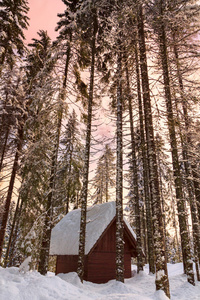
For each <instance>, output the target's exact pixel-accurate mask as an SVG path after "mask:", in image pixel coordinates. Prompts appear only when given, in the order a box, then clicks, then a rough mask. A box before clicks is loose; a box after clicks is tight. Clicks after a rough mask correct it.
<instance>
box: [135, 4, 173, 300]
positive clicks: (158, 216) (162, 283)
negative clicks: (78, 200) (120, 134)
mask: <svg viewBox="0 0 200 300" xmlns="http://www.w3.org/2000/svg"><path fill="white" fill-rule="evenodd" d="M137 21H138V39H139V53H140V68H141V79H142V89H143V106H144V115H145V131H146V141H147V153H148V158H149V172H150V183H151V186H150V188H151V191H152V192H151V193H152V213H153V215H154V247H155V265H156V282H155V283H156V289H157V290H160V289H161V290H164V292H165V294H166V295H167V296H168V297H169V296H170V291H169V280H168V272H167V263H166V258H165V240H164V231H163V219H162V210H161V199H160V187H159V180H158V169H157V161H156V151H155V141H154V130H153V121H152V112H151V99H150V89H149V78H148V69H147V57H146V44H145V32H144V20H143V9H142V5H141V4H139V5H138V12H137ZM161 274H162V275H161ZM160 275H161V276H160Z"/></svg>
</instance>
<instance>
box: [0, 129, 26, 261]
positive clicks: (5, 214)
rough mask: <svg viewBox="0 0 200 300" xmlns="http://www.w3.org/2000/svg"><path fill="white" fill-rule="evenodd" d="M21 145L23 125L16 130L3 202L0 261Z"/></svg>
mask: <svg viewBox="0 0 200 300" xmlns="http://www.w3.org/2000/svg"><path fill="white" fill-rule="evenodd" d="M22 143H23V125H20V128H19V129H18V140H17V150H16V153H15V158H14V163H13V167H12V173H11V177H10V182H9V187H8V193H7V197H6V201H5V207H4V212H3V217H2V223H1V230H0V259H1V256H2V251H3V243H4V237H5V232H6V225H7V221H8V215H9V208H10V203H11V200H12V193H13V189H14V183H15V178H16V174H17V170H18V163H19V156H20V152H21V149H22Z"/></svg>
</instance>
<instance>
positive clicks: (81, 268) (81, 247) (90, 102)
mask: <svg viewBox="0 0 200 300" xmlns="http://www.w3.org/2000/svg"><path fill="white" fill-rule="evenodd" d="M92 13H93V37H92V43H91V52H92V54H91V55H92V57H91V70H90V88H89V98H88V113H87V130H86V144H85V156H84V157H85V162H84V174H83V188H82V194H81V220H80V235H79V258H78V269H77V273H78V275H79V277H80V280H81V282H83V277H84V259H85V236H86V214H87V194H88V176H89V160H90V141H91V124H92V105H93V90H94V70H95V54H96V34H97V31H98V22H97V16H96V9H95V8H94V9H92Z"/></svg>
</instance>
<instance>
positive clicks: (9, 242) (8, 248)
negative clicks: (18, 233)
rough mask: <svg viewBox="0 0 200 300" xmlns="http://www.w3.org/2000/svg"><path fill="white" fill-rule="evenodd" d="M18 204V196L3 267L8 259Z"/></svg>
mask: <svg viewBox="0 0 200 300" xmlns="http://www.w3.org/2000/svg"><path fill="white" fill-rule="evenodd" d="M19 204H20V196H18V199H17V205H16V208H15V214H14V218H13V223H12V227H11V231H10V236H9V241H8V245H7V249H6V254H5V258H4V267H5V268H6V266H7V264H8V261H9V260H10V258H9V256H10V247H11V243H12V239H13V234H14V229H15V224H16V220H17V215H18V211H19Z"/></svg>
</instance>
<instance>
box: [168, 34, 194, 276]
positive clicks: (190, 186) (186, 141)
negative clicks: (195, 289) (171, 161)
mask: <svg viewBox="0 0 200 300" xmlns="http://www.w3.org/2000/svg"><path fill="white" fill-rule="evenodd" d="M173 42H174V47H173V50H174V55H175V58H176V68H177V76H178V81H179V89H180V94H181V102H182V108H183V116H184V123H185V128H184V129H185V132H186V134H185V137H184V136H183V135H182V133H181V130H180V135H181V144H182V156H183V162H184V169H185V174H186V181H187V190H188V194H189V203H190V211H191V217H192V229H193V240H194V253H195V263H196V273H197V279H198V281H200V274H199V268H198V264H200V226H199V216H198V208H197V202H196V198H195V184H194V181H193V180H191V179H190V178H191V177H192V176H193V170H192V165H191V163H190V161H192V157H191V155H190V154H189V152H188V147H191V146H192V142H191V138H190V136H189V127H190V124H189V117H188V110H187V101H186V99H185V97H184V86H183V80H182V75H181V70H180V64H179V55H178V49H177V45H176V37H175V33H173Z"/></svg>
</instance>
